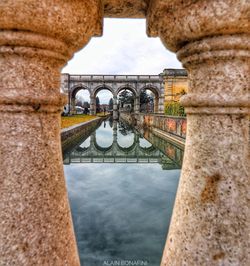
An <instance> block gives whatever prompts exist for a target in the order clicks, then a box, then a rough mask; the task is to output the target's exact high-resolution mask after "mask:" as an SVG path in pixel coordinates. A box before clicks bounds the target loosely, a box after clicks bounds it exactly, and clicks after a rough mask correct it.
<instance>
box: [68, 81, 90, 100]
mask: <svg viewBox="0 0 250 266" xmlns="http://www.w3.org/2000/svg"><path fill="white" fill-rule="evenodd" d="M80 90H87V91H88V92H89V96H91V89H90V88H89V87H87V86H85V85H83V84H77V85H74V86H73V87H72V88H71V89H70V98H75V96H76V94H77V92H78V91H80Z"/></svg>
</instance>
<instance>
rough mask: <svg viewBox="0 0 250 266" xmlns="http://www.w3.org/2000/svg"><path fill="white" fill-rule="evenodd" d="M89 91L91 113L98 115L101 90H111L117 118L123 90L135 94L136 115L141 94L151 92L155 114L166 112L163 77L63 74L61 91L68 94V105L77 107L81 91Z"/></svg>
mask: <svg viewBox="0 0 250 266" xmlns="http://www.w3.org/2000/svg"><path fill="white" fill-rule="evenodd" d="M81 89H84V90H88V92H89V94H90V113H91V114H96V106H95V105H96V104H95V99H96V95H97V93H98V92H99V91H101V90H109V91H110V92H111V93H112V95H113V112H114V118H116V113H117V112H118V109H117V96H118V94H119V92H121V91H122V90H129V91H131V92H132V93H133V96H134V101H135V104H134V106H135V108H134V111H135V113H137V112H139V109H140V93H141V92H142V91H144V90H150V91H151V92H152V93H153V94H154V98H155V104H154V112H155V113H163V111H164V83H163V78H162V76H161V75H70V74H62V76H61V90H62V92H63V93H66V94H68V103H69V105H71V106H73V107H74V106H75V98H76V94H77V92H78V91H79V90H81Z"/></svg>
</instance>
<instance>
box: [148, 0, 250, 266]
mask: <svg viewBox="0 0 250 266" xmlns="http://www.w3.org/2000/svg"><path fill="white" fill-rule="evenodd" d="M249 10H250V3H249V2H247V1H240V0H234V1H230V0H221V1H217V0H211V1H179V0H176V1H160V0H159V1H158V0H156V1H151V7H150V11H149V12H148V14H149V17H148V30H149V34H151V35H153V36H156V35H158V36H160V37H161V39H162V41H163V43H164V44H165V45H166V46H167V47H168V48H169V49H171V50H172V51H175V52H177V54H178V58H179V59H180V60H181V61H182V63H183V65H184V67H186V68H187V69H188V72H189V78H190V84H189V91H188V94H187V95H186V96H185V97H183V98H182V104H183V105H184V106H185V107H186V112H187V128H188V131H187V140H186V147H185V155H184V162H183V169H182V174H181V179H180V184H179V188H178V192H177V198H176V202H175V207H174V211H173V217H172V220H171V226H170V230H169V234H168V239H167V243H166V247H165V250H164V254H163V259H162V265H247V264H248V263H249V261H250V258H249V250H248V248H247V247H248V245H249V221H250V217H249V200H250V199H249V190H250V187H249V157H248V156H249V150H248V149H249V146H248V141H249V120H248V114H249V99H250V98H249V73H250V66H249V59H250V58H249V57H250V51H249V50H250V37H249V29H250V21H249Z"/></svg>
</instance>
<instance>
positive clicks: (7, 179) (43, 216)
mask: <svg viewBox="0 0 250 266" xmlns="http://www.w3.org/2000/svg"><path fill="white" fill-rule="evenodd" d="M100 6H101V5H100V3H99V1H94V0H93V1H87V0H86V1H62V0H50V1H49V0H45V1H33V0H30V1H28V2H27V1H24V0H23V1H22V0H20V1H14V0H7V1H1V3H0V28H1V31H0V89H1V93H0V111H1V116H0V139H1V141H0V161H1V164H0V165H1V166H0V167H1V170H0V184H1V185H0V197H1V198H0V221H1V226H0V258H1V259H0V265H79V258H78V254H77V248H76V243H75V237H74V232H73V226H72V221H71V214H70V209H69V204H68V198H67V193H66V187H65V180H64V174H63V166H62V156H61V146H60V113H61V110H62V106H63V104H64V103H65V102H66V99H63V98H62V96H61V94H60V90H59V87H60V71H61V68H62V67H63V65H64V64H65V63H66V62H67V60H68V59H70V58H71V57H72V55H73V52H74V51H76V50H78V49H80V48H81V47H82V46H84V45H85V44H86V43H87V42H88V40H89V38H90V37H91V36H92V35H95V34H99V33H100V29H101V8H100ZM86 21H87V22H86Z"/></svg>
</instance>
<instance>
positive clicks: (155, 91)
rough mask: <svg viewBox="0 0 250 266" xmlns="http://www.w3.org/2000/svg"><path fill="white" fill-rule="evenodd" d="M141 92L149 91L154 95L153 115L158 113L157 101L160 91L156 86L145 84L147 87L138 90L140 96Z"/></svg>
mask: <svg viewBox="0 0 250 266" xmlns="http://www.w3.org/2000/svg"><path fill="white" fill-rule="evenodd" d="M143 90H149V91H151V92H152V93H153V94H154V96H155V98H154V113H158V112H159V99H160V97H161V91H160V89H159V88H157V87H156V86H154V85H152V84H147V85H145V86H143V87H141V88H140V90H139V95H141V92H142V91H143Z"/></svg>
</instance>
